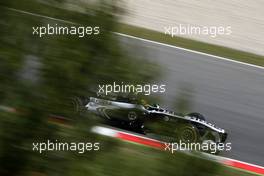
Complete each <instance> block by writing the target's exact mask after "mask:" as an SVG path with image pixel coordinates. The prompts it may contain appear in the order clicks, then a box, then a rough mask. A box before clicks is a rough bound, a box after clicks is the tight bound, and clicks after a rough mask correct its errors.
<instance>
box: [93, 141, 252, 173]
mask: <svg viewBox="0 0 264 176" xmlns="http://www.w3.org/2000/svg"><path fill="white" fill-rule="evenodd" d="M115 141H116V140H115ZM117 141H119V142H118V145H117V146H116V147H114V148H113V151H112V152H105V153H103V154H102V155H100V156H99V157H97V158H96V160H95V161H94V163H93V164H92V165H89V167H90V168H93V169H94V171H96V172H97V173H100V174H99V175H101V174H102V175H113V174H114V175H126V176H130V175H131V176H133V175H151V176H163V175H167V176H170V175H188V176H189V175H190V176H192V175H193V176H194V175H207V176H211V175H212V176H213V175H221V176H230V175H239V176H256V174H252V173H248V172H244V171H242V170H237V169H233V168H230V167H225V166H222V165H220V164H218V163H216V162H214V161H209V160H206V159H202V158H199V157H194V156H190V155H187V154H184V153H174V154H171V153H168V152H164V151H161V150H157V149H152V148H149V147H144V146H141V145H133V144H132V143H130V142H123V141H121V140H117Z"/></svg>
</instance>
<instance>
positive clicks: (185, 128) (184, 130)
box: [177, 124, 200, 143]
mask: <svg viewBox="0 0 264 176" xmlns="http://www.w3.org/2000/svg"><path fill="white" fill-rule="evenodd" d="M177 137H178V140H179V141H181V142H183V143H197V142H198V141H199V139H200V134H199V131H198V129H197V128H196V127H195V126H193V125H191V124H183V125H181V126H180V127H179V129H178V130H177Z"/></svg>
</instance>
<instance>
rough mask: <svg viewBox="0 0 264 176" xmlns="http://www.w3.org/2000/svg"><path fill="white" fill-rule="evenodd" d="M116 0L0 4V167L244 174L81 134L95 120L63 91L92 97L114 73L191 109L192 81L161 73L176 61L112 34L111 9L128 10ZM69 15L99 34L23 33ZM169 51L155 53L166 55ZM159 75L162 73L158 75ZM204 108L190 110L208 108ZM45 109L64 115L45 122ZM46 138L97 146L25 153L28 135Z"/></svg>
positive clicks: (38, 171) (115, 19)
mask: <svg viewBox="0 0 264 176" xmlns="http://www.w3.org/2000/svg"><path fill="white" fill-rule="evenodd" d="M124 4H125V2H124V1H122V2H120V1H115V0H98V1H97V0H94V1H85V0H82V1H81V0H79V1H66V0H12V1H7V2H0V16H1V18H0V105H1V108H0V109H1V111H0V162H1V163H0V175H8V176H12V175H43V176H44V175H76V176H78V175H100V176H101V175H147V174H149V175H157V176H159V175H188V176H189V175H203V176H204V175H220V174H221V175H230V174H232V173H234V174H240V175H243V174H244V175H247V174H246V173H242V172H241V173H240V171H233V170H231V169H228V168H224V167H223V166H220V165H218V164H216V163H214V162H212V161H208V160H205V159H202V158H193V157H191V156H188V155H185V154H182V153H177V154H176V156H175V155H171V154H168V153H165V152H162V151H159V150H155V149H150V148H146V147H142V146H137V145H133V144H130V143H124V142H121V141H119V140H114V139H110V138H107V137H102V136H98V135H96V134H93V133H91V132H90V128H91V127H92V126H94V125H96V124H98V123H99V122H98V120H97V119H96V118H93V117H92V115H91V114H89V116H88V117H87V114H78V113H76V112H75V111H74V107H73V105H72V101H71V100H72V98H73V97H89V96H92V95H94V93H95V92H96V91H97V88H98V84H107V83H110V84H111V83H113V82H114V81H115V82H125V83H128V84H142V85H144V84H149V83H153V82H156V83H160V82H161V83H165V84H167V85H169V84H173V86H169V90H168V94H165V95H164V97H165V98H164V97H161V95H157V96H153V97H148V98H147V99H149V100H155V101H157V100H159V101H161V102H166V103H167V104H168V106H169V107H171V108H174V109H176V110H178V111H183V112H188V111H189V110H190V108H192V103H191V101H190V100H192V99H194V95H195V93H196V91H195V90H194V88H193V86H192V83H190V82H193V81H194V80H192V79H191V81H185V79H184V78H179V80H177V81H175V80H174V79H173V78H174V76H173V75H171V74H170V73H171V72H175V70H174V69H176V68H178V67H179V68H178V69H176V70H177V71H178V72H177V75H178V74H179V75H180V74H182V71H183V70H185V68H181V67H182V65H178V64H176V66H175V67H174V65H171V64H169V62H166V64H162V63H163V62H161V60H162V59H163V57H164V55H162V54H160V53H158V51H159V50H157V48H156V47H157V46H154V45H152V44H151V45H149V46H148V47H147V49H146V50H145V49H144V43H137V42H134V41H133V42H132V41H130V40H129V39H127V38H121V37H120V36H117V35H116V34H114V33H113V32H112V31H118V29H119V27H120V23H119V22H120V17H122V16H123V15H125V14H126V13H128V11H127V9H126V8H124V7H125V6H124ZM71 22H73V23H74V25H76V26H99V27H100V35H90V36H86V37H84V38H79V37H78V36H75V35H57V36H56V35H53V36H44V37H42V38H40V37H38V36H34V35H33V34H32V32H33V30H32V27H36V26H46V25H47V24H53V25H55V24H57V25H61V26H72V25H73V24H72V23H71ZM161 50H162V51H163V50H166V49H164V48H162V49H161ZM170 53H171V52H170V51H168V53H166V54H165V56H166V57H169V58H171V59H174V58H173V56H172V57H171V56H170ZM181 55H183V54H182V53H180V56H181ZM187 58H188V56H187ZM164 63H165V62H164ZM181 64H183V65H188V64H189V63H188V62H185V61H183V62H182V63H181ZM170 66H171V67H172V66H173V67H174V68H170ZM198 66H199V65H198ZM183 74H184V73H183ZM164 76H165V77H166V78H167V79H166V80H162V79H163V78H164ZM189 76H190V77H191V75H189ZM187 78H189V77H187ZM193 79H195V78H193ZM201 84H203V82H202V83H201ZM200 86H201V85H200ZM231 87H232V86H231ZM200 88H201V89H203V88H204V87H200ZM199 90H200V89H199V84H198V92H199ZM204 91H205V92H206V90H204ZM202 93H204V92H202ZM212 94H213V92H212ZM199 95H202V94H199ZM204 101H205V102H207V99H205V100H204ZM217 103H219V102H217ZM197 104H199V102H198V103H197ZM205 105H206V104H205ZM204 107H206V106H203V107H200V106H199V105H198V106H194V109H202V110H204V111H205V113H207V114H209V115H210V111H209V112H208V108H207V109H206V108H204ZM203 108H204V109H203ZM217 110H218V109H217ZM213 115H215V114H213ZM54 116H55V117H58V118H59V117H63V118H66V119H67V122H66V123H54V120H53V119H54V118H53V117H54ZM215 119H216V120H215ZM215 119H214V121H216V122H220V124H221V125H222V126H223V127H230V125H227V124H226V123H221V120H219V119H218V118H215ZM217 119H218V120H217ZM262 122H263V121H262ZM47 140H53V141H55V140H60V141H65V142H100V146H101V147H100V151H93V152H92V151H91V152H86V153H84V154H78V153H76V152H70V151H49V152H44V153H42V154H39V153H38V152H34V151H32V143H34V142H43V141H47ZM190 166H192V169H190Z"/></svg>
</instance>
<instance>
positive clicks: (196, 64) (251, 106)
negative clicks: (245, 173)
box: [120, 37, 264, 166]
mask: <svg viewBox="0 0 264 176" xmlns="http://www.w3.org/2000/svg"><path fill="white" fill-rule="evenodd" d="M120 39H121V41H122V44H123V45H124V46H125V47H126V49H128V51H129V53H131V55H132V56H135V57H139V58H144V59H148V60H150V61H151V62H153V63H158V64H160V65H161V66H162V70H163V71H164V74H163V76H162V79H161V81H160V83H163V84H166V93H164V94H163V95H162V98H163V103H164V107H167V105H168V106H169V107H171V108H172V107H173V103H174V102H175V101H176V99H177V97H179V95H180V94H185V95H187V97H190V98H189V99H190V100H191V103H192V106H191V110H192V111H195V112H200V113H202V114H204V115H205V116H206V119H207V120H208V121H210V122H214V123H215V124H217V125H218V126H220V127H222V128H224V129H226V130H227V132H228V133H229V136H228V142H231V143H232V150H231V151H230V152H224V153H222V155H223V156H226V157H230V158H233V159H237V160H241V161H245V162H249V163H253V164H258V165H262V166H264V69H261V68H254V67H250V66H247V65H243V64H239V63H234V62H229V61H225V60H220V59H218V58H215V57H211V56H206V55H201V54H197V53H193V52H188V51H184V50H181V49H177V48H171V47H168V46H163V45H159V44H154V43H150V42H146V41H140V40H137V39H133V38H127V37H120ZM172 110H173V109H172Z"/></svg>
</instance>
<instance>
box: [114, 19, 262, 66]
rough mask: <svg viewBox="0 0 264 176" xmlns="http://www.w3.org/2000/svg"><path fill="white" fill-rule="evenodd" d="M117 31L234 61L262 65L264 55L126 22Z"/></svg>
mask: <svg viewBox="0 0 264 176" xmlns="http://www.w3.org/2000/svg"><path fill="white" fill-rule="evenodd" d="M117 31H118V32H119V33H124V34H128V35H132V36H135V37H140V38H144V39H148V40H153V41H156V42H161V43H165V44H170V45H174V46H178V47H183V48H186V49H191V50H195V51H200V52H204V53H208V54H213V55H216V56H221V57H225V58H229V59H232V60H236V61H241V62H246V63H250V64H254V65H259V66H264V56H260V55H256V54H252V53H248V52H244V51H239V50H235V49H231V48H227V47H222V46H218V45H213V44H208V43H204V42H199V41H196V40H191V39H186V38H182V37H173V38H172V37H171V36H169V35H165V34H163V33H160V32H156V31H153V30H149V29H145V28H140V27H135V26H131V25H127V24H120V25H119V28H118V30H117Z"/></svg>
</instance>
